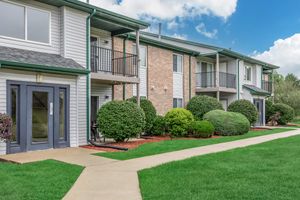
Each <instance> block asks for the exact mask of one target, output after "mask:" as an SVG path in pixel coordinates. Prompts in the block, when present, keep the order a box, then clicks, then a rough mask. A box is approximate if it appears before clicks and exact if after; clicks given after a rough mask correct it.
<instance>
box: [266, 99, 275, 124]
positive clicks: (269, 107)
mask: <svg viewBox="0 0 300 200" xmlns="http://www.w3.org/2000/svg"><path fill="white" fill-rule="evenodd" d="M265 109H266V114H265V120H266V121H265V122H266V123H268V122H269V121H270V118H271V116H272V115H274V111H273V109H274V108H273V102H272V101H270V100H266V101H265Z"/></svg>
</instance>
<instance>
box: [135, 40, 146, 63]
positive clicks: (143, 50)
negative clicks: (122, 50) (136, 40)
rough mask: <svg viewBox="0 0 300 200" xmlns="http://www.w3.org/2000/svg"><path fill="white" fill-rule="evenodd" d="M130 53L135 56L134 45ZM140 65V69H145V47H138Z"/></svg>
mask: <svg viewBox="0 0 300 200" xmlns="http://www.w3.org/2000/svg"><path fill="white" fill-rule="evenodd" d="M132 53H133V54H136V45H133V46H132ZM139 53H140V60H141V61H140V64H141V67H147V47H146V46H142V45H140V52H139Z"/></svg>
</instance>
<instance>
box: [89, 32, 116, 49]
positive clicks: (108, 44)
mask: <svg viewBox="0 0 300 200" xmlns="http://www.w3.org/2000/svg"><path fill="white" fill-rule="evenodd" d="M91 36H96V37H98V38H99V40H100V41H99V46H100V47H103V48H107V49H112V37H111V32H109V31H105V30H101V29H98V28H91Z"/></svg>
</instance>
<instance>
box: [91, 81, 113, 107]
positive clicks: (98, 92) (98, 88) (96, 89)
mask: <svg viewBox="0 0 300 200" xmlns="http://www.w3.org/2000/svg"><path fill="white" fill-rule="evenodd" d="M91 96H97V97H99V105H98V107H99V108H100V107H101V106H102V105H104V104H105V103H107V102H109V101H111V100H112V85H106V84H97V83H92V87H91Z"/></svg>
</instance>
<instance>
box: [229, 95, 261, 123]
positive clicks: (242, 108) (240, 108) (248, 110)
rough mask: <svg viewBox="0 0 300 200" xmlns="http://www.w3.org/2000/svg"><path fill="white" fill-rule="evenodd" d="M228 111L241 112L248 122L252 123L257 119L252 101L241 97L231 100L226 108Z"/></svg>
mask: <svg viewBox="0 0 300 200" xmlns="http://www.w3.org/2000/svg"><path fill="white" fill-rule="evenodd" d="M227 110H228V111H229V112H237V113H241V114H243V115H244V116H245V117H247V119H248V120H249V122H250V124H254V123H255V122H257V119H258V112H257V109H256V107H255V106H254V104H253V103H251V102H250V101H248V100H245V99H241V100H236V101H234V102H232V103H231V104H230V105H229V106H228V109H227Z"/></svg>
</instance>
